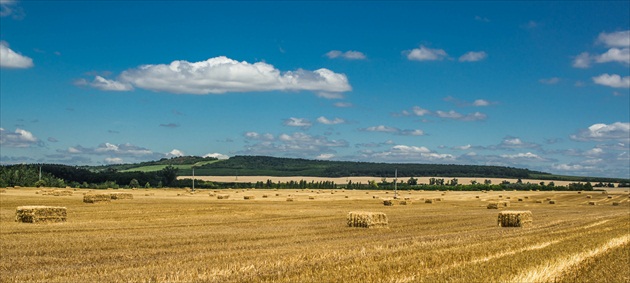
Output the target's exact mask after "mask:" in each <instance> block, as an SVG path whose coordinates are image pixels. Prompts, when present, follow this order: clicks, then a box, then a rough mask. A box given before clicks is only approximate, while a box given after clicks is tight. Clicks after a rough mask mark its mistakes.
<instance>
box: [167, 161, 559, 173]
mask: <svg viewBox="0 0 630 283" xmlns="http://www.w3.org/2000/svg"><path fill="white" fill-rule="evenodd" d="M396 170H398V176H399V177H422V176H432V177H440V176H457V177H488V178H490V177H496V178H528V177H529V176H530V175H532V174H536V175H539V176H540V175H549V173H545V172H538V171H532V170H529V169H520V168H512V167H503V166H485V165H453V164H408V163H371V162H352V161H324V160H308V159H296V158H277V157H268V156H234V157H232V158H230V159H228V160H222V161H220V162H212V163H207V164H204V165H201V166H198V167H195V175H196V176H203V175H208V176H210V175H212V176H235V175H240V176H312V177H348V176H374V177H394V174H395V171H396ZM190 173H192V172H191V170H187V169H183V170H180V171H179V175H190Z"/></svg>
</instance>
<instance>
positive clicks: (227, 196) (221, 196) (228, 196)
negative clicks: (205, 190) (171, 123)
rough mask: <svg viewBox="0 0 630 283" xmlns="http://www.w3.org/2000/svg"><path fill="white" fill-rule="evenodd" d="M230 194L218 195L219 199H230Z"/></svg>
mask: <svg viewBox="0 0 630 283" xmlns="http://www.w3.org/2000/svg"><path fill="white" fill-rule="evenodd" d="M228 198H230V195H217V199H228Z"/></svg>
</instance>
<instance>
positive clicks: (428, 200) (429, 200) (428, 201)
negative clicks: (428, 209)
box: [424, 198, 433, 203]
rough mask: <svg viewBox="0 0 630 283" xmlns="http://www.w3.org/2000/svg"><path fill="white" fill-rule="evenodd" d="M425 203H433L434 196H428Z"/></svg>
mask: <svg viewBox="0 0 630 283" xmlns="http://www.w3.org/2000/svg"><path fill="white" fill-rule="evenodd" d="M424 203H433V199H432V198H428V199H426V200H424Z"/></svg>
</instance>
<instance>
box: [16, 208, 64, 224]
mask: <svg viewBox="0 0 630 283" xmlns="http://www.w3.org/2000/svg"><path fill="white" fill-rule="evenodd" d="M66 215H67V210H66V208H65V207H61V206H18V207H17V209H16V211H15V221H16V222H23V223H49V222H66Z"/></svg>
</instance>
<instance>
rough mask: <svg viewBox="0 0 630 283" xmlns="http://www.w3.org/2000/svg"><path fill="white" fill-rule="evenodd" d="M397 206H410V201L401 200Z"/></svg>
mask: <svg viewBox="0 0 630 283" xmlns="http://www.w3.org/2000/svg"><path fill="white" fill-rule="evenodd" d="M398 204H400V205H410V204H411V200H407V199H405V200H401V201H399V202H398Z"/></svg>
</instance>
